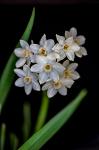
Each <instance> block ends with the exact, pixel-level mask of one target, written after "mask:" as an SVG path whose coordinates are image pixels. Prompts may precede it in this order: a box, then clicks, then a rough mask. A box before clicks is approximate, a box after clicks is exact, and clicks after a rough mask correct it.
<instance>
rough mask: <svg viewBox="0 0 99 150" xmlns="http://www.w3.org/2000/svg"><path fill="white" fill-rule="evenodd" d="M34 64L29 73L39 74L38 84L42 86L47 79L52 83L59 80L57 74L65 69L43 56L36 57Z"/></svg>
mask: <svg viewBox="0 0 99 150" xmlns="http://www.w3.org/2000/svg"><path fill="white" fill-rule="evenodd" d="M36 62H37V64H35V65H33V66H32V67H31V71H32V72H36V73H39V82H40V84H43V83H44V82H46V81H47V80H49V79H51V80H54V81H57V80H59V73H61V72H63V71H64V69H65V68H64V67H63V65H61V64H60V63H58V62H55V61H52V60H51V59H49V58H48V57H45V56H38V57H37V59H36Z"/></svg>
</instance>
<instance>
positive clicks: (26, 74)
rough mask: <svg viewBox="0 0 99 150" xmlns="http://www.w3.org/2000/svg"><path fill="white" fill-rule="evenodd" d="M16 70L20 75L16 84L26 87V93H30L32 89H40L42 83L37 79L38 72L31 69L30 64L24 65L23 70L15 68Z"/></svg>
mask: <svg viewBox="0 0 99 150" xmlns="http://www.w3.org/2000/svg"><path fill="white" fill-rule="evenodd" d="M14 72H15V73H16V74H17V76H18V77H19V78H18V79H17V80H16V82H15V85H16V86H18V87H24V89H25V93H26V94H27V95H29V94H30V93H31V91H32V89H34V90H36V91H40V85H39V83H38V81H37V76H36V74H34V73H32V72H31V71H30V68H29V66H27V65H24V66H23V70H22V69H14Z"/></svg>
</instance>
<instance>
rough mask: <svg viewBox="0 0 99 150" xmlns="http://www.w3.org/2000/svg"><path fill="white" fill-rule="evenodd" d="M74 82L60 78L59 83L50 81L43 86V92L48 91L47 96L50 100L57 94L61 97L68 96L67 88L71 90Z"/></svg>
mask: <svg viewBox="0 0 99 150" xmlns="http://www.w3.org/2000/svg"><path fill="white" fill-rule="evenodd" d="M73 83H74V81H73V80H70V79H65V78H60V79H59V80H58V81H56V82H54V81H49V82H47V83H45V84H44V85H43V86H42V90H43V91H45V90H47V95H48V97H49V98H51V97H53V96H55V95H56V94H57V92H59V93H60V94H61V95H63V96H65V95H67V88H71V86H72V85H73Z"/></svg>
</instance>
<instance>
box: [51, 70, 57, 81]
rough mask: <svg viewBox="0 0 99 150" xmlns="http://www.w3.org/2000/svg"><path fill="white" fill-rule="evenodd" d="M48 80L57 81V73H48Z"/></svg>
mask: <svg viewBox="0 0 99 150" xmlns="http://www.w3.org/2000/svg"><path fill="white" fill-rule="evenodd" d="M50 78H51V79H52V80H53V81H57V80H59V74H58V73H57V71H55V70H53V71H52V72H51V73H50Z"/></svg>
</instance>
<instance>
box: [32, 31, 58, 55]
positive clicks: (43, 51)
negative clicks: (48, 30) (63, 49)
mask: <svg viewBox="0 0 99 150" xmlns="http://www.w3.org/2000/svg"><path fill="white" fill-rule="evenodd" d="M54 44H55V43H54V40H52V39H49V40H47V39H46V35H45V34H44V35H43V36H42V38H41V40H40V42H39V44H31V45H30V48H31V49H32V51H33V53H34V54H36V55H41V56H47V55H48V54H49V53H51V52H52V48H53V46H54Z"/></svg>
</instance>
